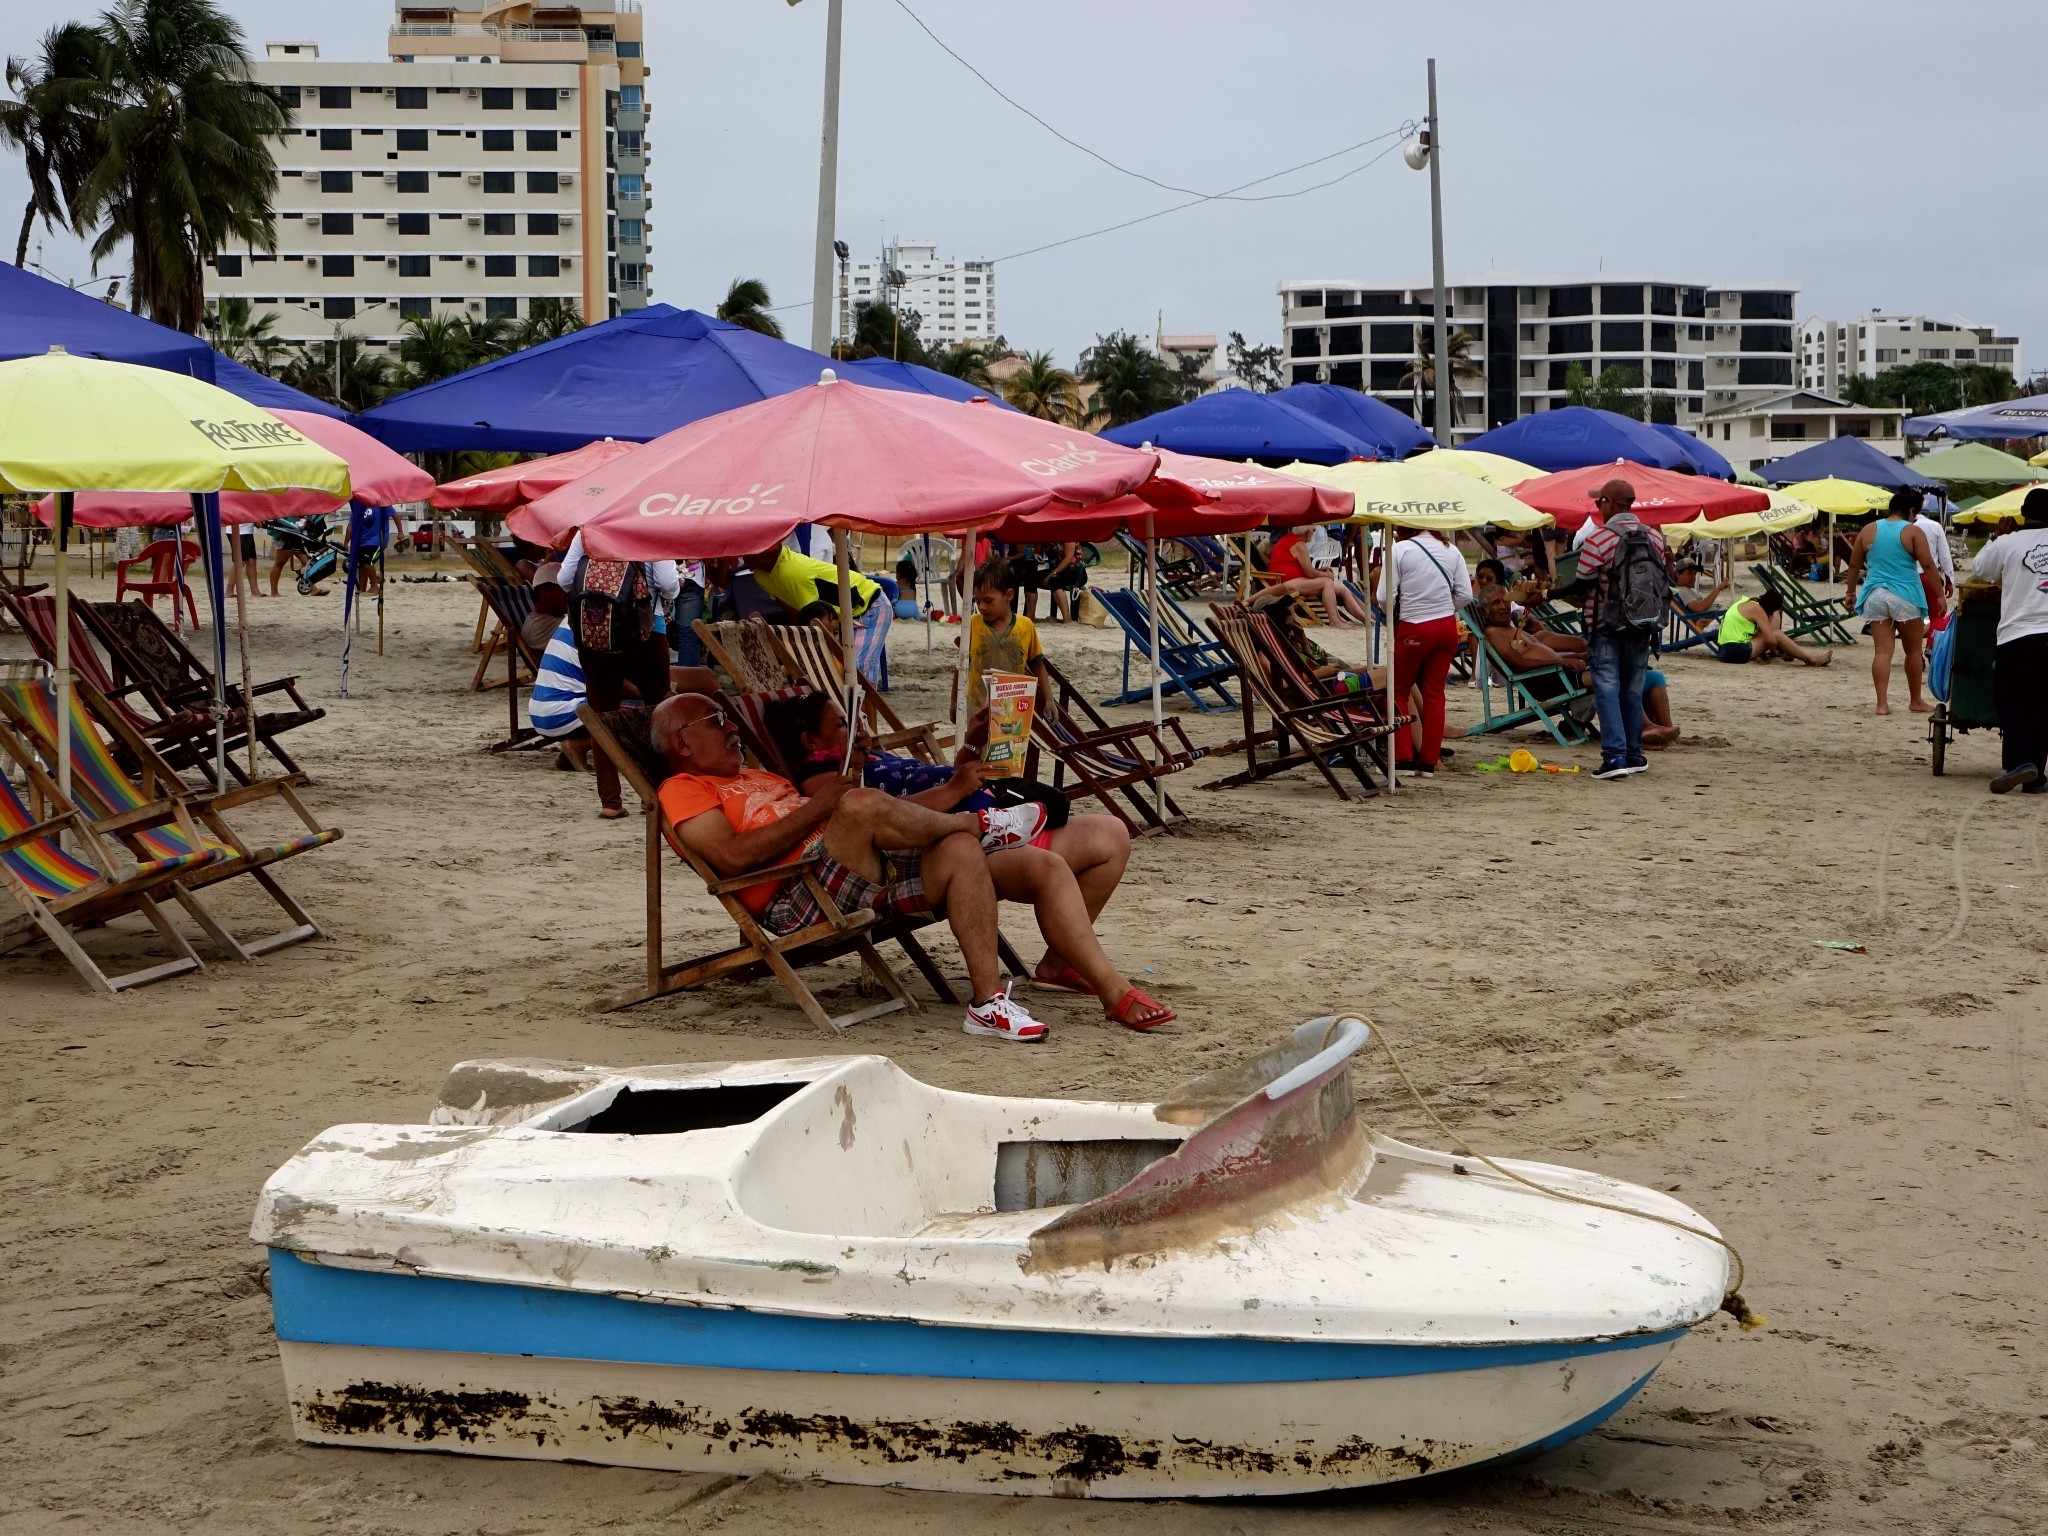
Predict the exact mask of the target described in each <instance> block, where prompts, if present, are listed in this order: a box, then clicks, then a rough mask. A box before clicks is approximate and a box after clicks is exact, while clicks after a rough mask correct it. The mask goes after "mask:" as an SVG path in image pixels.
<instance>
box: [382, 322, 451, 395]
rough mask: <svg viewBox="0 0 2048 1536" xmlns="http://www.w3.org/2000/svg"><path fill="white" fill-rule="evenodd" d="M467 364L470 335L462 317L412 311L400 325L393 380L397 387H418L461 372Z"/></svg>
mask: <svg viewBox="0 0 2048 1536" xmlns="http://www.w3.org/2000/svg"><path fill="white" fill-rule="evenodd" d="M469 364H470V355H469V339H468V336H467V334H466V332H465V330H464V325H463V322H462V321H459V320H451V319H449V318H448V317H447V316H446V315H414V316H412V317H411V318H409V319H408V320H406V321H405V322H404V324H403V325H401V326H400V327H399V337H398V375H397V378H396V379H394V380H393V382H394V383H395V384H396V385H397V386H398V387H399V388H400V389H418V388H419V387H420V386H421V385H422V384H431V383H433V382H434V380H436V379H445V378H447V377H448V376H449V375H450V374H456V373H460V372H462V370H463V369H465V368H467V367H468V366H469Z"/></svg>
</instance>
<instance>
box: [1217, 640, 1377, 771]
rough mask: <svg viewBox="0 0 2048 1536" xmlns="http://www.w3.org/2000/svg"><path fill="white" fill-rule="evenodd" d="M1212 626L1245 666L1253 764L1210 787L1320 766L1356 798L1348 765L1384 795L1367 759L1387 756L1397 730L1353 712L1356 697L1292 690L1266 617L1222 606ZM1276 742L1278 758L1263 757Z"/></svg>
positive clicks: (1241, 671) (1247, 748)
mask: <svg viewBox="0 0 2048 1536" xmlns="http://www.w3.org/2000/svg"><path fill="white" fill-rule="evenodd" d="M1209 627H1210V628H1211V629H1213V630H1215V632H1216V638H1217V639H1218V640H1220V641H1221V642H1222V643H1223V646H1224V648H1225V649H1226V650H1227V651H1228V652H1229V653H1230V655H1231V658H1232V660H1233V661H1234V662H1235V663H1236V665H1237V669H1238V679H1239V683H1240V686H1241V688H1242V690H1243V695H1244V705H1243V708H1244V737H1243V739H1242V741H1240V742H1239V743H1238V745H1240V746H1242V747H1243V748H1244V755H1245V766H1244V768H1243V769H1242V770H1241V771H1239V772H1237V773H1233V774H1231V775H1229V776H1228V777H1227V778H1221V779H1212V780H1211V781H1210V782H1209V783H1207V784H1205V785H1204V786H1203V788H1205V789H1225V788H1229V787H1232V786H1235V785H1239V784H1251V783H1255V782H1257V781H1258V780H1260V779H1269V778H1271V777H1272V776H1273V775H1274V774H1276V773H1285V772H1287V771H1288V770H1289V769H1292V768H1299V767H1301V766H1302V765H1303V764H1312V765H1314V767H1315V770H1316V771H1317V772H1318V773H1320V774H1321V775H1322V776H1323V781H1324V782H1325V783H1326V784H1328V785H1329V786H1330V788H1331V789H1332V790H1333V791H1335V793H1336V795H1337V798H1338V799H1340V800H1349V799H1351V798H1352V795H1351V791H1350V790H1349V789H1347V788H1346V787H1345V785H1344V782H1343V781H1342V780H1341V779H1339V778H1338V777H1337V774H1336V772H1335V770H1336V769H1337V768H1340V767H1341V768H1348V769H1349V770H1350V771H1351V773H1352V775H1353V776H1354V777H1355V778H1356V779H1357V780H1358V784H1359V787H1360V788H1361V789H1362V790H1363V791H1364V792H1365V794H1366V795H1368V796H1371V795H1376V794H1378V793H1379V788H1378V786H1377V785H1375V784H1374V783H1373V781H1372V777H1371V775H1370V774H1369V773H1368V772H1367V771H1366V762H1367V761H1368V760H1369V759H1370V757H1371V756H1372V755H1373V754H1374V753H1379V754H1381V755H1382V759H1383V755H1384V747H1383V745H1382V744H1383V742H1384V740H1385V738H1386V736H1387V735H1388V733H1389V732H1390V731H1391V730H1393V729H1395V728H1396V727H1394V726H1388V725H1386V724H1384V723H1383V722H1382V721H1380V720H1379V719H1378V718H1377V716H1376V715H1373V716H1368V715H1366V714H1365V713H1364V712H1363V711H1362V710H1358V709H1355V708H1353V707H1351V706H1352V705H1353V704H1354V703H1355V702H1356V701H1355V700H1350V699H1344V698H1339V697H1337V696H1336V695H1326V696H1321V697H1311V698H1308V699H1306V700H1299V699H1297V698H1296V697H1294V696H1292V694H1291V691H1290V688H1289V686H1288V685H1287V684H1285V683H1283V682H1282V681H1281V677H1280V676H1279V675H1276V672H1275V669H1274V665H1273V661H1272V658H1273V656H1274V655H1275V654H1277V653H1278V652H1280V651H1281V650H1282V649H1283V647H1282V646H1281V644H1280V639H1279V636H1278V635H1277V634H1275V633H1274V631H1273V625H1272V621H1271V620H1270V619H1268V618H1267V617H1266V616H1265V615H1264V614H1257V613H1251V612H1248V611H1247V610H1246V609H1244V608H1241V607H1239V606H1238V605H1237V604H1235V603H1218V604H1217V605H1216V606H1215V607H1214V608H1212V609H1211V610H1210V611H1209ZM1256 704H1264V705H1265V706H1266V713H1267V715H1268V716H1269V717H1270V722H1271V723H1270V724H1268V725H1266V726H1264V727H1261V726H1260V725H1259V723H1258V714H1257V709H1256V707H1255V706H1256ZM1400 723H1401V724H1405V723H1406V722H1405V720H1404V721H1402V722H1400ZM1268 745H1270V746H1271V747H1272V748H1273V755H1271V756H1268V757H1263V758H1262V757H1261V756H1260V755H1259V748H1260V747H1263V746H1268Z"/></svg>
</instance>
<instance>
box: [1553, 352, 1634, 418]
mask: <svg viewBox="0 0 2048 1536" xmlns="http://www.w3.org/2000/svg"><path fill="white" fill-rule="evenodd" d="M1642 387H1643V371H1642V369H1640V368H1634V367H1631V366H1629V365H1628V364H1627V363H1609V364H1608V365H1607V366H1606V367H1604V368H1602V369H1601V370H1600V377H1599V378H1597V379H1589V378H1587V377H1586V370H1585V368H1584V367H1583V366H1581V365H1580V364H1578V363H1573V364H1572V365H1571V367H1569V368H1567V369H1566V370H1565V374H1564V392H1565V399H1566V401H1567V403H1569V404H1571V405H1586V406H1591V407H1592V408H1593V409H1594V410H1596V411H1612V412H1614V413H1615V414H1616V415H1617V416H1627V417H1629V418H1631V419H1632V420H1635V421H1641V420H1642V419H1643V397H1642V395H1641V394H1640V393H1639V391H1640V390H1641V389H1642Z"/></svg>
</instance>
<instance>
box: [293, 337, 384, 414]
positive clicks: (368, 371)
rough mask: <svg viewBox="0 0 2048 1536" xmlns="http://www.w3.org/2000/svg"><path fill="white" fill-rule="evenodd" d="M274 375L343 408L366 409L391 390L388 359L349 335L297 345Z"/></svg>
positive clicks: (351, 409)
mask: <svg viewBox="0 0 2048 1536" xmlns="http://www.w3.org/2000/svg"><path fill="white" fill-rule="evenodd" d="M277 376H278V378H279V379H280V380H282V381H283V382H284V383H286V384H289V385H290V386H291V387H292V388H293V389H299V390H304V391H305V392H306V393H307V394H309V395H313V396H315V397H317V398H318V399H321V400H325V401H327V402H328V403H329V404H330V405H338V406H340V407H341V408H342V409H343V410H345V411H366V410H368V409H369V408H370V407H371V406H373V405H375V404H376V403H377V402H378V401H379V400H382V399H383V398H384V397H385V396H386V395H388V394H390V393H391V360H390V359H389V358H388V357H385V356H383V355H382V354H381V353H372V352H368V351H366V350H364V347H363V344H362V342H361V341H359V340H358V339H357V338H355V337H353V336H343V337H341V338H340V339H339V340H336V341H316V342H312V343H310V344H308V345H306V346H304V347H301V348H300V349H299V350H298V351H297V352H294V353H293V354H292V355H291V356H290V357H288V358H286V359H285V360H284V363H283V365H282V366H281V367H280V368H279V369H278V372H277Z"/></svg>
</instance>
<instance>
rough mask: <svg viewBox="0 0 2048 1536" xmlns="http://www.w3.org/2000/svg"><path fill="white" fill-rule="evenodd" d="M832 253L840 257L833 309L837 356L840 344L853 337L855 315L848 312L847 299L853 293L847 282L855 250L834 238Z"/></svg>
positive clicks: (835, 354) (835, 355)
mask: <svg viewBox="0 0 2048 1536" xmlns="http://www.w3.org/2000/svg"><path fill="white" fill-rule="evenodd" d="M832 254H833V255H834V256H837V257H838V258H839V302H838V303H837V304H836V305H834V306H833V309H832V313H833V316H834V318H835V324H834V325H833V328H832V330H833V337H832V355H833V356H834V357H837V356H838V355H839V344H840V343H841V342H850V341H851V340H852V339H853V316H852V315H851V314H849V313H848V312H847V301H848V299H850V298H851V297H852V295H851V293H850V292H849V291H848V289H847V283H846V267H847V263H848V262H850V261H851V260H852V259H853V252H852V251H851V250H849V249H847V245H846V242H845V241H844V240H834V241H833V242H832Z"/></svg>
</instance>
